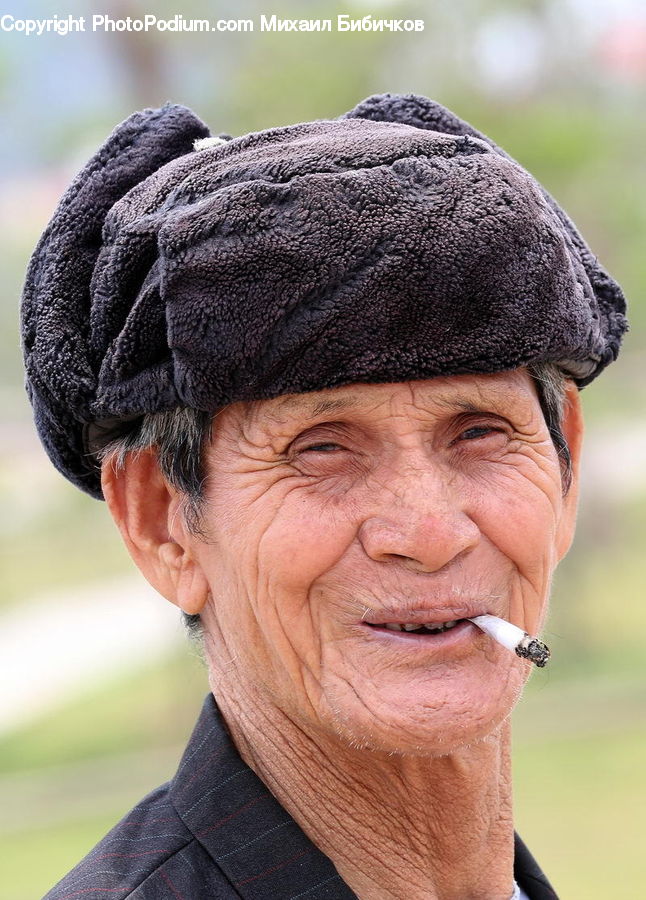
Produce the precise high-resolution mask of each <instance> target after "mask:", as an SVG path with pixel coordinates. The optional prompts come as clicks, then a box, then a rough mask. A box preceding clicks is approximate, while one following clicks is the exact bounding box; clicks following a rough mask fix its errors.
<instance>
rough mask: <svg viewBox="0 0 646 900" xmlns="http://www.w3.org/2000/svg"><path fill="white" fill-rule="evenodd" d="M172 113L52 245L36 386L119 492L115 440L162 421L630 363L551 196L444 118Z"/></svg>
mask: <svg viewBox="0 0 646 900" xmlns="http://www.w3.org/2000/svg"><path fill="white" fill-rule="evenodd" d="M228 137H229V136H228V135H226V136H220V137H217V138H210V137H209V129H208V128H207V126H206V125H205V124H204V123H203V122H202V121H201V120H200V119H199V118H197V116H196V115H195V114H194V113H193V112H192V111H191V110H190V109H188V108H187V107H185V106H180V105H177V104H172V103H167V104H165V105H164V106H162V107H161V108H159V109H145V110H143V111H141V112H136V113H134V114H133V115H131V116H129V117H128V118H127V119H126V120H125V121H124V122H122V123H121V124H120V125H118V126H117V127H116V128H115V130H114V131H113V132H112V134H111V135H110V136H109V138H108V139H107V140H106V142H105V144H104V145H103V146H102V147H101V148H100V149H99V150H98V151H97V152H96V154H95V155H94V156H93V157H92V159H91V160H90V161H89V162H88V163H87V165H86V166H85V168H84V169H83V170H82V171H81V172H80V173H79V175H78V176H77V177H76V179H75V180H74V182H73V183H72V185H71V186H70V187H69V188H68V190H67V191H66V193H65V195H64V196H63V198H62V200H61V201H60V203H59V205H58V207H57V209H56V211H55V213H54V215H53V217H52V220H51V221H50V223H49V224H48V226H47V228H46V229H45V231H44V233H43V234H42V236H41V238H40V240H39V242H38V245H37V246H36V249H35V251H34V254H33V256H32V258H31V261H30V264H29V268H28V271H27V276H26V282H25V286H24V291H23V301H22V335H23V338H22V343H23V351H24V358H25V366H26V386H27V390H28V393H29V397H30V399H31V402H32V405H33V408H34V414H35V420H36V425H37V428H38V432H39V434H40V437H41V440H42V441H43V444H44V446H45V448H46V450H47V452H48V454H49V456H50V458H51V459H52V461H53V463H54V465H55V466H56V467H57V468H58V469H59V470H60V471H61V472H62V473H63V474H64V475H65V476H66V477H67V478H68V479H70V481H72V482H73V483H74V484H76V485H78V486H79V487H80V488H82V489H83V490H85V491H87V492H88V493H90V494H92V495H93V496H94V497H97V498H101V497H102V494H101V483H100V470H99V468H98V466H97V464H96V461H95V458H94V456H93V454H92V452H91V448H92V446H93V441H94V439H95V438H96V436H97V435H98V434H100V433H103V432H106V430H107V433H112V432H111V429H112V428H113V426H114V425H115V424H116V425H117V426H118V425H119V423H123V422H128V421H131V420H132V419H134V418H137V417H139V416H141V415H142V414H143V413H147V412H155V411H161V410H168V409H171V408H173V407H177V406H189V407H194V408H197V409H201V410H205V411H209V410H213V409H216V408H219V407H221V406H223V405H226V404H228V403H232V402H234V401H238V400H258V399H263V398H270V397H275V396H277V395H279V394H285V393H300V392H304V391H312V390H321V389H324V388H330V387H334V386H337V385H342V384H348V383H350V382H394V381H405V380H411V379H418V378H427V377H432V376H435V375H448V374H460V373H468V372H494V371H500V370H503V369H510V368H515V367H518V366H524V365H527V364H529V363H532V362H539V361H553V362H555V363H557V364H558V365H560V366H561V367H562V368H563V369H564V370H565V371H566V372H567V373H568V374H569V375H570V376H571V377H572V378H574V380H575V381H576V382H577V384H578V385H579V387H583V386H584V385H586V384H588V383H589V382H590V381H592V379H593V378H595V377H596V375H598V374H599V372H601V370H602V369H603V368H604V367H605V366H606V365H608V363H610V362H611V361H612V360H614V359H615V358H616V356H617V353H618V350H619V345H620V342H621V339H622V336H623V334H624V332H625V330H626V328H627V324H626V319H625V316H624V312H625V301H624V297H623V294H622V291H621V288H620V287H619V285H618V284H617V283H616V282H615V281H614V280H613V279H612V278H611V277H610V276H609V275H608V273H607V272H606V271H605V270H604V269H603V268H602V267H601V265H600V264H599V262H598V261H597V259H596V257H595V256H594V255H593V253H592V252H591V251H590V249H589V248H588V246H587V244H586V243H585V241H584V240H583V238H582V237H581V235H580V234H579V232H578V231H577V229H576V227H575V226H574V224H573V223H572V221H571V220H570V219H569V218H568V216H567V215H566V214H565V213H564V212H563V210H562V209H561V208H560V207H559V205H558V204H557V203H556V201H555V200H554V199H553V198H552V197H551V196H550V195H549V194H548V193H547V192H546V191H545V190H544V189H543V188H542V187H541V186H540V184H538V182H537V181H536V180H535V179H534V178H533V177H532V176H531V175H530V174H529V173H528V172H527V171H526V170H525V169H523V167H522V166H520V165H519V164H518V163H517V162H515V161H514V160H513V159H512V158H511V157H509V156H508V155H507V154H506V153H505V152H504V151H503V150H501V149H500V148H499V147H497V146H496V145H495V144H494V143H493V142H492V141H491V140H490V139H489V138H487V137H486V136H485V135H483V134H481V133H479V132H477V131H476V130H475V129H473V128H472V127H471V126H470V125H468V124H467V123H466V122H464V121H462V120H461V119H459V118H458V117H457V116H456V115H454V114H453V113H452V112H450V111H449V110H448V109H446V108H445V107H443V106H441V105H440V104H439V103H436V102H435V101H433V100H430V99H428V98H426V97H422V96H418V95H415V94H404V95H400V94H380V95H375V96H372V97H368V98H367V99H366V100H364V101H362V102H361V103H359V104H358V106H356V107H355V108H354V109H353V110H351V111H350V112H347V113H345V114H344V115H341V116H340V117H339V118H337V119H325V120H317V121H314V122H304V123H299V124H295V125H290V126H286V127H281V128H271V129H268V130H266V131H259V132H252V133H251V134H247V135H243V136H241V137H237V138H233V139H228Z"/></svg>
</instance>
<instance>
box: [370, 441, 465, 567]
mask: <svg viewBox="0 0 646 900" xmlns="http://www.w3.org/2000/svg"><path fill="white" fill-rule="evenodd" d="M377 480H378V485H379V486H378V487H376V488H375V486H374V485H372V486H371V488H370V498H371V499H370V510H371V512H370V514H369V515H368V516H367V517H366V518H365V519H364V520H363V522H362V523H361V526H360V528H359V534H358V537H359V541H360V543H361V545H362V547H363V549H364V551H365V552H366V554H367V555H368V556H369V557H370V558H371V559H373V560H375V561H377V562H391V563H396V564H398V565H401V566H404V567H405V568H406V569H409V570H411V571H414V572H421V573H429V572H438V571H439V570H440V569H443V568H444V567H445V566H447V565H449V564H450V563H452V562H455V561H456V560H457V559H458V558H463V557H464V556H466V555H467V554H468V553H469V551H470V550H472V549H473V548H474V547H475V546H476V544H477V543H478V541H479V540H480V529H479V528H478V526H477V524H476V523H475V522H474V521H473V519H472V518H470V516H469V515H468V514H467V512H466V511H465V506H466V502H465V497H463V496H462V497H461V496H460V491H459V488H458V486H457V485H456V484H455V483H454V482H453V481H452V479H450V477H449V476H448V473H445V472H443V471H442V470H441V468H440V467H439V466H437V465H436V464H435V463H434V462H433V460H432V459H430V458H429V457H428V455H426V456H425V457H424V458H423V459H422V460H418V461H417V462H416V463H415V464H411V463H410V462H408V463H406V464H404V463H403V462H402V461H401V460H400V461H399V462H398V463H396V464H394V465H393V464H392V463H391V464H390V465H389V466H388V470H387V472H382V473H381V475H380V476H379V478H378V479H377Z"/></svg>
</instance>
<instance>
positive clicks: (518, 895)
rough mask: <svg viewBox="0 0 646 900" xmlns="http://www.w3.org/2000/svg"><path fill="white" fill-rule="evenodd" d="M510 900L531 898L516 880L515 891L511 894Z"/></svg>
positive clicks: (527, 899)
mask: <svg viewBox="0 0 646 900" xmlns="http://www.w3.org/2000/svg"><path fill="white" fill-rule="evenodd" d="M509 900H529V897H528V896H527V894H526V893H525V891H524V890H523V889H522V888H521V887H520V885H519V884H518V883H517V882H516V881H514V893H513V894H512V895H511V897H510V898H509Z"/></svg>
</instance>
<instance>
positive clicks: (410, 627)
mask: <svg viewBox="0 0 646 900" xmlns="http://www.w3.org/2000/svg"><path fill="white" fill-rule="evenodd" d="M458 621H459V620H458V619H451V620H450V621H449V622H432V623H430V624H429V625H417V624H413V623H409V622H406V623H404V624H402V625H400V624H399V623H398V622H386V623H385V624H384V628H389V629H390V630H391V631H419V629H420V628H425V629H426V630H427V631H431V632H433V634H439V633H440V632H441V631H448V629H449V628H454V627H455V626H456V625H457V624H458Z"/></svg>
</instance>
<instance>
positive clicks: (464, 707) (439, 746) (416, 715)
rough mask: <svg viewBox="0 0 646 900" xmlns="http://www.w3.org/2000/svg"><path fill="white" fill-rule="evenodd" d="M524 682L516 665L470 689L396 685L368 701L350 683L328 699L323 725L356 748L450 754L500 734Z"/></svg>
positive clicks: (369, 697) (422, 754)
mask: <svg viewBox="0 0 646 900" xmlns="http://www.w3.org/2000/svg"><path fill="white" fill-rule="evenodd" d="M524 683H525V677H524V673H523V672H522V671H521V670H519V669H518V668H517V667H516V666H514V667H513V669H512V668H510V669H509V670H508V671H507V672H506V673H502V675H501V679H500V681H498V682H496V681H487V682H480V683H479V684H477V685H473V686H471V688H472V689H471V690H470V689H469V687H470V686H469V685H466V684H465V685H462V688H463V690H461V691H458V690H455V688H458V685H457V684H456V685H453V686H448V689H446V690H444V691H442V690H436V691H435V692H431V691H430V690H428V689H427V690H426V691H422V690H420V689H419V688H417V690H412V689H409V690H407V689H406V688H405V687H403V686H402V685H396V684H393V685H389V686H388V687H386V688H384V689H383V690H382V691H380V692H376V691H374V689H373V690H372V691H371V693H370V695H369V696H368V697H366V698H365V700H364V698H363V697H362V696H361V693H360V692H358V691H355V690H353V689H351V688H349V687H348V690H347V692H346V691H337V692H335V694H334V696H332V697H331V699H330V700H329V704H328V705H329V708H328V712H327V714H326V716H325V717H324V724H325V726H326V727H327V728H331V729H332V730H333V731H334V733H335V734H336V736H337V737H338V738H339V739H340V740H341V741H342V742H343V743H345V744H346V745H347V746H348V747H351V748H353V749H356V750H368V751H373V752H381V753H388V754H393V755H416V756H429V757H434V756H446V755H447V754H450V753H452V752H455V751H457V750H460V749H464V748H466V747H469V746H471V745H473V744H478V743H480V742H482V741H483V740H485V739H486V738H487V737H489V736H493V735H494V734H496V733H498V730H499V726H500V725H501V724H502V723H503V722H505V721H506V720H507V719H508V718H509V716H510V714H511V712H512V710H513V708H514V706H515V705H516V703H517V701H518V700H519V698H520V696H521V693H522V689H523V685H524ZM492 684H494V685H495V687H496V689H495V690H492ZM452 688H453V689H452ZM467 698H468V700H467Z"/></svg>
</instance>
